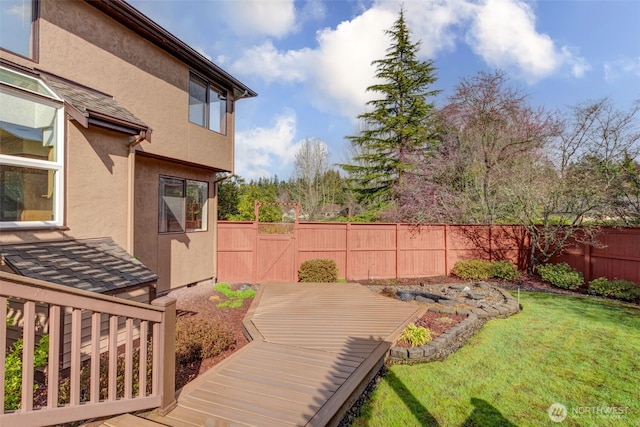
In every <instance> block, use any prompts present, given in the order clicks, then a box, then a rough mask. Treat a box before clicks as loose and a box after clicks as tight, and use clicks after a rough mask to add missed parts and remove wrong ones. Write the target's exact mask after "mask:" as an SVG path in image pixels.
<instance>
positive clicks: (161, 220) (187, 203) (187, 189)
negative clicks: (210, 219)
mask: <svg viewBox="0 0 640 427" xmlns="http://www.w3.org/2000/svg"><path fill="white" fill-rule="evenodd" d="M208 195H209V184H208V183H207V182H203V181H194V180H190V179H182V178H174V177H167V176H161V177H160V185H159V187H158V196H159V197H158V200H159V206H158V232H159V233H184V232H186V231H206V230H207V200H208Z"/></svg>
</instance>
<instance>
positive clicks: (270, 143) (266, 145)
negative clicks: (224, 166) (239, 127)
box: [235, 111, 299, 180]
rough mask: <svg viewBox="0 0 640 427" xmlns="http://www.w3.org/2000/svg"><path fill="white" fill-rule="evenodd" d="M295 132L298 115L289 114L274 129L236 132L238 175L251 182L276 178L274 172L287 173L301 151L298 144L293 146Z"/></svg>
mask: <svg viewBox="0 0 640 427" xmlns="http://www.w3.org/2000/svg"><path fill="white" fill-rule="evenodd" d="M295 130H296V116H295V113H294V112H292V111H287V112H285V113H283V114H281V115H280V116H278V117H277V118H276V119H275V122H274V123H273V126H271V127H268V128H264V127H262V128H260V127H258V128H253V129H249V130H246V131H240V132H237V133H236V136H235V139H236V155H235V164H236V171H235V173H236V174H237V175H240V176H242V177H243V178H246V179H249V180H250V179H257V178H260V177H270V176H273V172H272V171H274V170H284V168H285V167H286V166H288V165H290V164H291V163H292V162H293V160H294V159H295V154H296V152H297V151H298V149H299V147H298V145H299V143H294V137H295ZM281 175H284V174H282V173H281Z"/></svg>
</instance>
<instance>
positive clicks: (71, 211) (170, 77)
mask: <svg viewBox="0 0 640 427" xmlns="http://www.w3.org/2000/svg"><path fill="white" fill-rule="evenodd" d="M101 3H102V2H94V3H92V4H90V3H89V2H86V1H82V0H58V1H40V2H39V5H40V16H39V19H38V21H37V28H38V37H37V38H36V43H37V45H36V51H37V55H35V57H34V58H25V57H23V56H20V55H16V54H13V53H11V52H9V51H6V50H0V59H3V60H5V61H8V63H9V64H11V65H15V66H17V67H20V66H22V67H25V68H26V69H29V70H35V72H43V73H46V74H50V75H53V76H56V77H61V78H63V79H67V80H69V81H71V82H73V84H79V85H83V86H86V87H87V88H88V89H89V90H96V91H100V92H101V93H102V94H104V95H107V96H110V97H113V99H114V100H115V101H117V103H118V104H119V105H121V106H123V107H124V108H126V109H127V110H128V111H129V112H131V113H132V114H133V115H135V116H136V117H137V118H139V119H140V120H141V121H143V122H144V123H146V124H147V125H148V126H149V128H150V129H151V130H152V132H150V133H148V134H147V135H146V140H142V141H141V142H139V143H137V144H136V145H135V146H133V148H130V146H129V145H130V144H131V143H132V137H131V136H130V135H126V134H123V133H120V132H117V131H114V130H107V129H104V128H101V127H97V126H93V125H91V124H90V125H89V126H88V127H84V126H83V125H82V124H81V123H79V122H78V121H76V120H73V117H72V116H67V119H66V120H65V170H64V174H65V188H64V193H65V196H64V224H63V226H62V227H45V228H34V229H26V230H25V229H15V230H3V232H2V235H1V236H0V244H11V243H19V242H31V241H49V240H64V239H84V238H98V237H111V238H112V239H113V240H114V241H115V242H116V243H118V244H119V245H121V246H122V247H123V248H125V249H126V250H127V251H129V252H130V253H131V254H132V255H134V256H135V257H136V258H138V259H139V260H140V261H141V262H142V263H144V264H145V265H147V266H148V267H149V268H150V269H151V270H152V271H153V272H154V273H156V274H157V275H158V276H159V280H158V284H157V291H158V292H163V291H166V290H169V289H170V288H175V287H180V286H184V285H187V284H190V283H194V282H198V281H202V280H206V279H210V278H214V277H215V276H216V265H215V260H216V256H215V242H216V203H217V200H216V197H215V184H214V182H215V180H216V178H217V177H218V175H217V174H218V173H220V172H232V171H233V161H234V159H233V151H234V150H233V138H234V132H233V129H234V117H233V116H234V108H233V103H234V96H236V97H239V95H238V94H239V93H240V92H239V89H245V87H244V86H243V85H240V86H238V85H236V84H235V83H234V84H231V83H229V78H226V80H225V79H224V78H223V79H218V80H216V79H214V78H215V77H216V76H218V74H216V72H217V71H216V66H215V65H213V64H210V66H209V65H207V64H206V63H205V65H204V66H203V65H202V62H199V63H198V64H195V65H194V64H187V63H186V62H185V61H183V60H181V59H178V58H177V57H176V56H175V55H174V54H173V53H170V52H169V51H167V49H165V48H162V47H159V46H158V45H156V44H154V43H152V42H151V41H149V40H147V39H146V38H145V37H142V36H141V34H140V29H136V28H134V29H131V28H133V27H134V26H133V25H132V24H131V22H127V23H126V25H125V23H121V22H118V21H117V20H116V19H114V18H112V17H111V16H108V15H107V14H105V13H103V11H102V10H100V7H107V8H108V7H111V6H108V5H107V6H104V5H103V6H100V4H101ZM110 3H111V4H115V5H116V6H117V5H121V4H122V3H123V2H119V1H114V2H110ZM104 4H108V3H104ZM124 5H125V6H127V5H126V3H125V4H124ZM127 7H128V6H127ZM124 10H128V9H126V8H125V9H124ZM109 13H110V12H109ZM136 19H137V18H136ZM134 30H135V31H134ZM136 31H138V32H136ZM169 50H170V49H169ZM199 61H200V60H199ZM203 61H205V62H206V60H204V59H203ZM5 65H6V63H5ZM194 71H195V72H196V73H197V74H198V75H200V76H202V77H204V78H205V79H208V80H209V81H210V82H211V83H212V84H213V85H215V86H216V88H217V89H220V90H222V91H225V92H226V93H227V101H226V102H227V113H226V116H225V127H226V132H225V133H224V134H222V133H217V132H214V131H211V130H209V129H207V128H204V127H201V126H198V125H196V124H193V123H190V121H189V82H190V75H191V72H194ZM227 77H228V76H227ZM231 79H232V78H231ZM232 80H233V79H232ZM242 96H247V91H246V90H245V92H244V95H242ZM248 96H255V93H253V92H250V93H249V95H248ZM160 176H172V177H177V178H182V179H196V180H200V181H206V182H207V183H208V185H209V188H208V193H209V194H208V197H209V198H208V214H207V215H208V217H207V219H208V221H207V222H208V225H207V229H206V231H195V232H186V233H175V234H160V233H159V232H158V203H159V200H158V185H159V182H158V180H159V177H160Z"/></svg>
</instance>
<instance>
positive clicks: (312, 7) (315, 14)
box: [300, 0, 327, 22]
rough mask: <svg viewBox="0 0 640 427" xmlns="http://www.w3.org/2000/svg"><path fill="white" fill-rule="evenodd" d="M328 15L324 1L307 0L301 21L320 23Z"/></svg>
mask: <svg viewBox="0 0 640 427" xmlns="http://www.w3.org/2000/svg"><path fill="white" fill-rule="evenodd" d="M326 14H327V8H326V7H325V5H324V3H323V2H322V0H307V1H306V2H305V3H304V6H303V7H302V10H301V11H300V20H301V21H303V22H304V21H319V20H321V19H322V18H324V17H325V15H326Z"/></svg>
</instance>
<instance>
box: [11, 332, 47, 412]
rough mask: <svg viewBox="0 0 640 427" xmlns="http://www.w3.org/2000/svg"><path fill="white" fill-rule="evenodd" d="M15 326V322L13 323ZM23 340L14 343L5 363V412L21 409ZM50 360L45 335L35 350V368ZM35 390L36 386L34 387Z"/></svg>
mask: <svg viewBox="0 0 640 427" xmlns="http://www.w3.org/2000/svg"><path fill="white" fill-rule="evenodd" d="M12 324H13V322H12ZM23 346H24V342H23V340H22V338H20V339H18V340H17V341H16V342H14V343H13V348H11V351H9V352H7V353H6V358H5V361H4V372H5V376H4V410H5V411H9V410H13V409H19V408H20V405H21V398H22V349H23ZM48 359H49V335H43V336H42V338H40V341H38V344H36V346H35V347H34V349H33V367H34V368H41V367H43V366H45V365H46V364H47V360H48ZM34 389H35V385H34Z"/></svg>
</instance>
